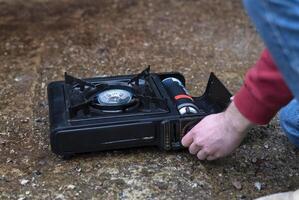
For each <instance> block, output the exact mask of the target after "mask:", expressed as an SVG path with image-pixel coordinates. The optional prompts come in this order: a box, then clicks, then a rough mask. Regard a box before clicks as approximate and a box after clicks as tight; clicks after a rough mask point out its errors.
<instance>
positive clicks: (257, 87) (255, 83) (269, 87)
mask: <svg viewBox="0 0 299 200" xmlns="http://www.w3.org/2000/svg"><path fill="white" fill-rule="evenodd" d="M291 99H292V93H291V92H290V90H289V89H288V87H287V85H286V84H285V82H284V80H283V77H282V75H281V73H280V72H279V71H278V69H277V68H276V65H275V63H274V61H273V59H272V57H271V55H270V53H269V51H268V50H264V51H263V53H262V55H261V58H260V59H259V60H258V62H257V63H256V64H255V65H254V66H253V67H252V68H251V69H250V70H249V71H248V72H247V74H246V77H245V81H244V84H243V86H242V87H241V89H240V90H239V91H238V92H237V93H236V95H235V97H234V103H235V105H236V106H237V108H238V110H239V111H240V112H241V113H242V114H243V116H244V117H246V118H247V119H248V120H250V121H251V122H253V123H255V124H259V125H262V124H267V123H269V121H270V120H271V119H272V118H273V117H274V116H275V114H276V113H277V112H278V110H279V109H280V108H281V107H283V106H284V105H286V104H287V103H288V102H289V101H290V100H291Z"/></svg>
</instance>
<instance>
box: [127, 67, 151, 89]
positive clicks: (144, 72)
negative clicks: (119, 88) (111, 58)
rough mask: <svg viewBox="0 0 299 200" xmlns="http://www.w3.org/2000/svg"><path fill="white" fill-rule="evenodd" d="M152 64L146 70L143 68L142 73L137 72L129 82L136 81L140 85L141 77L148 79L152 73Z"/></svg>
mask: <svg viewBox="0 0 299 200" xmlns="http://www.w3.org/2000/svg"><path fill="white" fill-rule="evenodd" d="M150 70H151V66H150V65H149V66H148V67H147V68H146V69H145V70H143V71H142V72H141V73H140V74H137V75H136V76H135V77H133V78H132V79H131V80H130V81H129V82H128V84H131V83H133V82H135V85H137V86H138V85H139V79H146V78H147V77H148V76H149V75H150Z"/></svg>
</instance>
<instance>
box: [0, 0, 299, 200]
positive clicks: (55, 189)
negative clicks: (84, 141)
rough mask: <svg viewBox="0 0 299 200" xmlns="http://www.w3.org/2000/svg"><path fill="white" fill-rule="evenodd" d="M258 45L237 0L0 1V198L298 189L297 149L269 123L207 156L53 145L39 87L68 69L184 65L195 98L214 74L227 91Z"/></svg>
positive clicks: (104, 71) (123, 70)
mask: <svg viewBox="0 0 299 200" xmlns="http://www.w3.org/2000/svg"><path fill="white" fill-rule="evenodd" d="M262 48H263V45H262V43H261V41H260V40H259V39H258V36H257V34H256V33H255V31H254V28H253V27H252V26H251V25H250V23H249V21H248V19H247V17H246V15H245V13H244V11H243V9H242V5H241V2H240V1H238V0H226V1H221V0H213V1H210V0H198V1H195V0H184V1H183V0H165V1H162V0H160V1H158V0H152V1H137V0H106V1H105V0H101V1H100V0H99V1H92V0H85V1H79V0H72V1H71V0H60V1H58V0H51V1H50V0H26V1H21V0H18V1H17V0H0V61H1V62H0V69H1V72H0V102H1V103H0V154H1V158H0V198H1V199H25V198H26V199H241V198H243V199H252V198H254V197H258V196H261V195H264V194H270V193H273V192H281V191H287V190H291V189H296V188H298V187H299V175H298V166H299V161H298V154H299V153H298V150H295V149H294V147H293V146H292V145H290V144H289V143H288V141H287V139H286V138H285V137H284V136H283V135H282V134H281V131H280V130H279V128H278V125H277V120H274V121H273V122H272V123H271V125H269V126H267V127H261V128H256V129H254V130H253V131H251V132H250V135H249V137H248V138H247V139H246V140H245V142H244V143H243V144H242V146H241V147H240V148H239V149H238V150H237V151H236V152H235V153H234V154H233V155H232V156H230V157H228V158H225V159H222V160H219V161H216V162H200V161H198V160H196V158H194V157H193V156H191V155H189V154H188V153H187V152H185V151H183V152H162V151H159V150H158V149H156V148H146V149H134V150H126V151H114V152H106V153H99V154H88V155H81V156H78V157H76V158H74V159H72V160H70V161H63V160H61V159H60V158H58V157H57V156H55V155H54V154H53V153H51V151H50V147H49V138H48V118H47V117H48V116H47V115H48V107H47V100H46V85H47V83H49V82H50V81H53V80H59V79H62V78H63V73H64V72H65V71H68V72H69V73H71V74H73V75H76V76H79V77H91V76H95V75H115V74H131V73H137V72H139V71H140V70H142V69H143V68H144V67H145V66H146V65H148V64H150V65H151V66H152V69H153V70H154V71H156V72H162V71H173V70H175V71H180V72H182V73H183V74H184V75H185V76H186V77H187V80H188V83H187V84H188V88H189V89H190V91H191V92H192V94H194V95H199V94H200V93H201V92H202V91H203V89H204V87H205V84H206V82H207V77H208V74H209V72H210V71H214V72H216V74H217V75H218V76H219V77H220V78H221V79H222V80H223V81H224V82H225V84H226V85H227V86H228V87H229V88H230V90H231V91H236V90H237V89H238V87H239V86H240V85H241V83H242V77H243V75H244V73H245V72H246V69H247V68H248V67H249V66H251V65H252V64H253V63H254V62H255V60H256V59H257V58H258V55H259V53H260V52H261V50H262ZM255 185H256V186H258V187H259V186H261V190H260V191H259V190H258V188H257V187H256V186H255Z"/></svg>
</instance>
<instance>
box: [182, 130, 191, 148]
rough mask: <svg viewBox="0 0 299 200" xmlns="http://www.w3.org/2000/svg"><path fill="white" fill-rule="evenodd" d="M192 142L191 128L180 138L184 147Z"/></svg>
mask: <svg viewBox="0 0 299 200" xmlns="http://www.w3.org/2000/svg"><path fill="white" fill-rule="evenodd" d="M192 142H193V132H192V130H191V131H189V132H188V133H187V134H186V135H185V136H184V137H183V138H182V145H183V146H184V147H189V146H190V145H191V144H192Z"/></svg>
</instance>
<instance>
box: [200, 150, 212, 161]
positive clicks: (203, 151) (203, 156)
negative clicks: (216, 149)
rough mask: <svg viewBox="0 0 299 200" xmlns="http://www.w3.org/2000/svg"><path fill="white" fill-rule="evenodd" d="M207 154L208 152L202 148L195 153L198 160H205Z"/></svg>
mask: <svg viewBox="0 0 299 200" xmlns="http://www.w3.org/2000/svg"><path fill="white" fill-rule="evenodd" d="M208 156H209V154H208V153H207V152H206V151H205V150H204V149H202V150H200V151H199V152H198V153H197V158H198V159H199V160H205V159H206V158H207V157H208Z"/></svg>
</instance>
